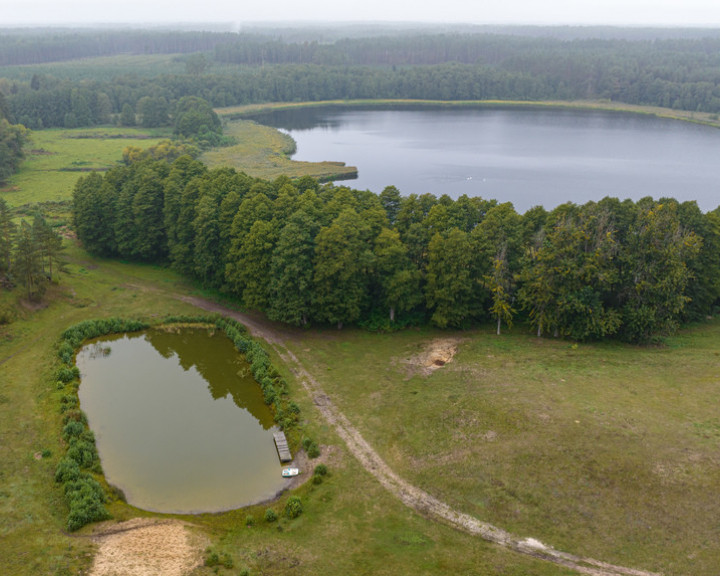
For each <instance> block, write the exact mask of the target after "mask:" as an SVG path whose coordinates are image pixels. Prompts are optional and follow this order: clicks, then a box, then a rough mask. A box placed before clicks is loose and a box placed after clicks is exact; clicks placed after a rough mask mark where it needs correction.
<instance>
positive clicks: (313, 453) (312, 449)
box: [307, 442, 320, 458]
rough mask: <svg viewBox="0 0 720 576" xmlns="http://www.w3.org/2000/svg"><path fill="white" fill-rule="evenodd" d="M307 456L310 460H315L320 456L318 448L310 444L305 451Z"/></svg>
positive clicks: (314, 444) (313, 443)
mask: <svg viewBox="0 0 720 576" xmlns="http://www.w3.org/2000/svg"><path fill="white" fill-rule="evenodd" d="M307 455H308V456H309V457H310V458H317V457H318V456H320V447H319V446H318V445H317V444H316V443H315V442H312V443H311V444H310V446H309V447H308V449H307Z"/></svg>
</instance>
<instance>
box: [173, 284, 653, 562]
mask: <svg viewBox="0 0 720 576" xmlns="http://www.w3.org/2000/svg"><path fill="white" fill-rule="evenodd" d="M181 299H182V300H184V301H186V302H189V303H191V304H193V305H195V306H197V307H198V308H202V309H203V310H208V311H212V312H218V313H221V314H223V315H226V316H229V317H231V318H234V319H235V320H237V321H239V322H241V323H242V324H244V325H245V326H246V327H247V328H248V330H249V331H250V332H251V334H252V335H253V336H255V337H257V338H262V339H263V340H265V341H266V342H267V343H268V344H269V345H270V346H272V348H273V349H274V350H275V352H277V354H278V355H279V356H280V358H281V359H282V360H283V362H285V364H286V365H287V366H288V367H289V369H290V370H291V371H292V372H293V374H294V375H295V377H296V378H297V380H298V382H300V384H301V385H302V386H303V388H304V389H305V391H306V392H307V393H308V395H309V396H310V398H312V400H313V403H314V404H315V406H316V407H317V409H318V411H319V412H320V413H321V414H322V416H323V418H325V420H326V421H327V422H328V424H330V425H332V426H333V427H334V429H335V431H336V432H337V434H338V435H339V436H340V437H341V438H342V440H343V441H344V442H345V444H346V445H347V447H348V449H349V450H350V452H351V453H352V455H353V456H355V458H357V460H358V461H359V462H360V464H362V466H363V467H364V468H365V469H366V470H367V471H368V472H370V474H372V475H373V476H374V477H375V478H376V479H377V480H378V481H379V482H380V484H382V486H383V487H385V488H386V489H387V490H388V491H389V492H390V493H391V494H393V495H394V496H395V497H397V498H398V499H399V500H400V501H401V502H403V504H405V505H406V506H408V507H409V508H412V509H413V510H415V511H417V512H418V513H420V514H422V515H423V516H426V517H427V518H431V519H433V520H438V521H441V522H444V523H446V524H450V525H451V526H453V527H455V528H457V529H458V530H461V531H463V532H466V533H469V534H473V535H476V536H479V537H481V538H483V539H484V540H487V541H489V542H494V543H496V544H499V545H501V546H504V547H506V548H509V549H511V550H514V551H516V552H519V553H521V554H526V555H528V556H533V557H535V558H540V559H543V560H547V561H549V562H553V563H555V564H559V565H561V566H566V567H568V568H571V569H573V570H577V571H578V572H580V573H581V574H590V575H592V576H660V575H659V574H657V573H655V572H647V571H644V570H636V569H633V568H626V567H623V566H616V565H613V564H608V563H606V562H601V561H599V560H595V559H593V558H583V557H581V556H575V555H573V554H568V553H566V552H561V551H559V550H555V549H554V548H552V547H550V546H547V545H545V544H543V543H542V542H540V541H539V540H536V539H535V538H519V537H518V536H516V535H514V534H511V533H509V532H506V531H505V530H503V529H502V528H498V527H496V526H493V525H492V524H488V523H486V522H482V521H480V520H478V519H477V518H475V517H473V516H470V515H469V514H465V513H463V512H460V511H458V510H455V509H453V508H451V507H450V506H449V505H447V504H446V503H444V502H442V501H440V500H438V499H437V498H435V497H434V496H432V495H430V494H428V493H427V492H425V491H424V490H421V489H419V488H417V487H416V486H413V485H412V484H410V483H409V482H407V481H405V480H403V479H402V478H400V477H399V476H398V475H397V474H395V472H393V470H392V469H391V468H390V467H389V466H388V465H387V464H386V463H385V462H384V461H383V459H382V458H380V455H379V454H378V453H377V452H375V450H374V449H373V448H372V446H370V444H368V443H367V441H366V440H365V439H364V438H363V436H362V434H361V433H360V431H359V430H357V429H356V428H355V427H354V426H353V425H352V423H351V422H350V421H349V420H348V419H347V418H346V417H345V415H344V414H343V413H342V412H341V411H340V410H338V408H337V407H336V406H335V405H334V404H333V403H332V401H331V400H330V398H329V397H328V396H327V394H325V393H324V392H323V389H322V387H321V386H320V384H319V383H318V381H317V380H316V379H315V378H314V377H313V376H312V374H310V372H308V371H307V370H306V369H305V368H304V367H303V365H302V363H301V362H300V360H299V359H298V358H297V357H296V356H295V355H294V354H293V353H292V352H291V351H290V350H289V349H288V348H287V347H286V346H285V344H284V343H285V341H286V340H287V339H292V336H293V334H292V329H284V328H282V327H278V326H272V325H271V324H270V323H269V322H266V321H263V320H261V319H258V318H256V317H253V316H249V315H246V314H243V313H240V312H236V311H234V310H229V309H227V308H224V307H222V306H220V305H218V304H216V303H214V302H210V301H207V300H204V299H201V298H193V297H183V298H181Z"/></svg>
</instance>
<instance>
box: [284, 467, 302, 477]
mask: <svg viewBox="0 0 720 576" xmlns="http://www.w3.org/2000/svg"><path fill="white" fill-rule="evenodd" d="M298 474H300V470H299V469H298V468H283V471H282V475H283V476H284V477H285V478H291V477H292V476H297V475H298Z"/></svg>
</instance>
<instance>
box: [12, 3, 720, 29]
mask: <svg viewBox="0 0 720 576" xmlns="http://www.w3.org/2000/svg"><path fill="white" fill-rule="evenodd" d="M267 21H365V22H367V21H403V22H438V23H458V22H461V23H468V24H613V25H631V26H643V25H652V26H657V25H659V26H716V27H720V1H718V0H394V1H393V0H358V1H350V2H347V1H343V0H203V1H199V0H192V1H190V0H173V1H170V0H119V1H117V0H115V1H112V0H110V1H108V0H0V26H2V25H18V24H71V23H85V24H87V23H181V22H182V23H185V22H221V23H237V24H243V23H251V22H267Z"/></svg>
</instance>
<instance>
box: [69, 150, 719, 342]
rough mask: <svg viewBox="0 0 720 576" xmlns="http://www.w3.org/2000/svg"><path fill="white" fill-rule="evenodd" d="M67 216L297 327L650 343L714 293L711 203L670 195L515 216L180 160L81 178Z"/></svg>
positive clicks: (509, 211)
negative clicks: (519, 332)
mask: <svg viewBox="0 0 720 576" xmlns="http://www.w3.org/2000/svg"><path fill="white" fill-rule="evenodd" d="M73 220H74V227H75V230H76V232H77V235H78V238H79V240H80V241H81V242H82V243H83V245H84V247H85V248H86V249H87V250H89V251H90V252H91V253H93V254H97V255H100V256H106V257H117V258H123V259H134V260H141V261H146V262H157V263H168V264H169V265H170V266H172V267H173V268H174V269H176V270H177V271H179V272H181V273H182V274H184V275H187V276H189V277H192V278H195V279H196V280H197V281H199V282H200V283H202V285H203V286H205V287H208V288H214V289H217V290H220V291H222V292H225V293H227V294H228V295H230V296H232V297H233V298H236V299H238V300H239V301H241V302H242V303H243V304H244V305H245V306H246V307H248V308H250V309H256V310H262V311H264V312H265V313H266V314H267V316H268V317H269V318H270V319H272V320H279V321H281V322H286V323H290V324H293V325H298V326H305V325H308V324H332V325H337V326H338V328H340V327H342V326H343V325H346V324H357V325H361V326H366V327H369V328H372V329H392V328H395V327H401V326H407V325H409V324H413V323H414V324H421V323H425V322H427V321H429V322H431V323H432V324H433V325H435V326H438V327H442V328H444V327H452V328H462V327H469V326H472V325H474V324H476V323H479V322H483V321H484V322H487V321H492V322H494V323H495V324H496V325H497V331H498V333H499V332H500V331H501V328H502V327H503V326H511V325H512V324H513V322H517V321H523V322H529V324H530V325H531V326H532V327H533V328H534V330H535V331H536V333H537V334H538V335H539V336H540V335H543V334H548V335H554V336H560V337H565V338H569V339H572V340H576V341H583V340H597V339H603V338H609V337H614V338H619V339H621V340H625V341H629V342H638V343H649V342H656V341H659V340H660V339H662V338H663V337H664V336H666V335H668V334H670V333H672V332H673V331H674V330H675V329H676V328H677V326H678V325H679V324H680V323H681V322H683V321H687V320H696V319H701V318H704V317H705V316H706V315H708V314H710V313H712V312H713V311H714V307H715V305H716V304H717V301H718V298H719V297H720V263H718V261H717V258H716V254H717V253H718V250H720V210H715V211H713V212H710V213H707V214H703V213H702V212H701V211H700V210H699V209H698V207H697V205H696V204H695V203H694V202H685V203H682V204H679V203H678V202H676V201H675V200H672V199H661V200H658V201H654V200H652V199H651V198H646V199H643V200H641V201H639V202H637V203H633V202H632V201H630V200H626V201H623V202H621V201H619V200H617V199H613V198H605V199H603V200H601V201H599V202H590V203H587V204H585V205H582V206H578V205H575V204H572V203H567V204H563V205H561V206H558V207H557V208H555V209H554V210H552V211H551V212H547V211H546V210H544V209H543V208H541V207H536V208H533V209H531V210H529V211H528V212H526V213H525V214H523V215H520V214H518V213H516V212H515V210H514V208H513V206H512V205H511V204H509V203H504V204H498V203H497V202H496V201H494V200H486V199H482V198H468V197H466V196H462V197H460V198H458V199H457V200H452V199H451V198H449V197H447V196H442V197H440V198H436V197H435V196H433V195H430V194H424V195H421V196H417V195H414V194H411V195H409V196H401V195H400V193H399V192H398V190H397V189H396V188H394V187H392V186H388V187H387V188H386V189H385V190H383V192H382V193H381V194H379V195H376V194H374V193H372V192H369V191H359V190H353V189H351V188H348V187H345V186H335V185H333V184H325V185H322V186H320V185H319V184H318V183H317V182H316V181H314V180H313V179H312V178H309V177H304V178H301V179H299V180H297V181H291V180H290V179H289V178H287V177H280V178H278V179H276V180H275V181H273V182H266V181H262V180H259V179H254V178H251V177H249V176H247V175H246V174H244V173H242V172H236V171H235V170H233V169H228V168H221V169H214V170H208V169H207V168H206V167H205V166H204V165H203V164H202V163H200V162H198V161H196V160H193V159H192V158H190V157H189V156H183V157H180V158H177V159H176V160H174V161H172V162H168V161H165V160H157V159H155V160H154V159H150V158H146V159H142V160H140V161H137V162H128V164H127V165H125V166H122V167H118V168H115V169H112V170H110V171H109V172H107V173H106V174H105V175H104V176H102V175H100V174H98V173H94V174H90V175H88V176H85V177H83V178H81V179H80V180H79V181H78V183H77V186H76V188H75V191H74V195H73Z"/></svg>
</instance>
